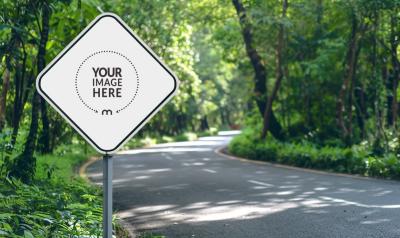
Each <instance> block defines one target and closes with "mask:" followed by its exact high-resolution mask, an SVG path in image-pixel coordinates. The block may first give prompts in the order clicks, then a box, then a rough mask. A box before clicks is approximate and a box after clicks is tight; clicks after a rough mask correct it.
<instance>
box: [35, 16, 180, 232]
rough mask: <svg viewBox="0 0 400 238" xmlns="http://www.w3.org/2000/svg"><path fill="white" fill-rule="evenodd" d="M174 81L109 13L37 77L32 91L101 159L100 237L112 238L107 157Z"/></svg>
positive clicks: (171, 90) (165, 97) (173, 88)
mask: <svg viewBox="0 0 400 238" xmlns="http://www.w3.org/2000/svg"><path fill="white" fill-rule="evenodd" d="M178 86H179V81H178V79H177V77H176V76H175V75H174V74H173V73H172V71H171V70H170V69H169V68H168V66H166V65H165V63H163V62H162V61H161V60H160V59H159V58H158V57H157V55H156V54H155V53H154V52H153V51H152V50H151V49H150V47H148V46H147V45H146V44H145V43H144V42H143V41H142V40H141V39H140V38H139V37H138V36H137V35H136V34H135V33H134V32H133V31H132V30H131V29H130V28H129V26H128V25H127V24H126V23H125V22H124V21H122V20H121V18H119V17H118V16H117V15H115V14H113V13H103V14H101V15H99V16H98V17H96V19H94V20H93V21H92V22H91V23H90V24H89V25H88V26H87V27H86V28H85V29H84V30H83V31H82V32H81V33H79V35H78V36H76V38H75V39H74V40H73V41H72V42H71V43H70V44H68V45H67V46H66V47H65V49H64V50H63V51H61V52H60V53H59V54H58V55H57V57H56V58H54V59H53V60H52V61H51V62H50V63H49V64H48V65H47V66H46V68H45V69H44V70H43V71H42V72H41V73H40V74H39V76H38V78H37V80H36V89H37V90H38V92H39V94H40V95H41V96H42V97H43V98H44V99H45V100H46V101H47V102H48V103H49V104H50V105H51V106H52V107H53V108H54V109H55V110H56V111H57V112H58V113H60V114H61V116H63V117H64V119H65V120H66V121H67V122H68V123H69V124H70V125H71V126H72V127H73V128H74V129H75V130H76V131H77V132H79V133H80V134H81V136H82V137H83V138H85V139H86V141H87V142H88V143H90V144H91V145H92V146H93V147H94V148H95V149H96V150H97V151H99V152H100V153H102V154H104V156H103V190H104V193H103V194H104V204H103V216H104V217H103V220H104V222H103V237H106V238H111V237H112V163H113V161H112V158H111V157H112V156H111V154H112V153H114V152H116V151H117V150H118V149H119V148H121V147H122V146H123V144H124V143H125V142H127V141H128V140H129V139H130V138H131V137H132V136H134V135H135V134H136V133H137V132H138V131H139V130H140V129H141V128H142V127H143V126H144V125H145V124H146V123H147V122H148V121H149V120H150V119H151V118H152V117H153V116H154V115H155V114H156V113H157V112H158V111H159V110H160V109H161V108H162V107H163V106H164V105H165V104H166V103H167V102H168V101H169V100H171V98H172V97H173V96H174V95H175V94H176V92H177V90H178Z"/></svg>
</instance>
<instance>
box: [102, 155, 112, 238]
mask: <svg viewBox="0 0 400 238" xmlns="http://www.w3.org/2000/svg"><path fill="white" fill-rule="evenodd" d="M111 157H112V156H111V155H109V154H105V155H104V156H103V238H112V201H113V199H112V177H113V174H112V172H113V169H112V168H113V163H112V158H111Z"/></svg>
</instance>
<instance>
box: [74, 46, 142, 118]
mask: <svg viewBox="0 0 400 238" xmlns="http://www.w3.org/2000/svg"><path fill="white" fill-rule="evenodd" d="M102 53H112V54H117V55H119V56H122V57H123V58H125V59H126V60H127V61H128V62H129V63H130V64H131V66H132V67H133V69H134V70H135V74H136V91H135V94H134V95H133V97H132V99H131V100H130V101H129V102H128V104H126V105H125V106H124V107H122V108H120V109H117V110H115V112H116V113H119V112H121V111H122V110H124V109H126V108H127V107H129V105H131V104H132V102H133V101H134V100H135V98H136V95H137V93H138V91H139V74H138V72H137V69H136V67H135V65H134V64H133V63H132V61H131V60H130V59H129V58H128V57H126V56H125V55H123V54H121V53H119V52H117V51H113V50H101V51H96V52H94V53H92V54H90V55H89V56H88V57H86V58H85V59H84V60H83V61H82V63H81V64H80V65H79V67H78V70H77V71H76V74H75V91H76V93H77V94H78V97H79V100H80V101H81V102H82V103H83V105H85V106H86V107H87V108H89V109H90V110H92V111H94V112H95V113H98V112H99V111H98V110H96V109H94V108H92V107H90V106H89V105H88V104H87V103H86V102H85V101H84V100H83V99H82V96H81V94H80V93H79V90H78V75H79V71H80V70H81V68H82V66H83V65H84V64H85V63H86V61H88V60H89V59H90V58H91V57H93V56H95V55H98V54H102Z"/></svg>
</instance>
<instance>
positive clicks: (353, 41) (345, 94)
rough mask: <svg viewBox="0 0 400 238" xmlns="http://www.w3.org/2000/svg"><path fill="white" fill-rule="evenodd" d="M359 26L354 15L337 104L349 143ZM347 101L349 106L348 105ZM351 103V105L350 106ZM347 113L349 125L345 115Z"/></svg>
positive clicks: (343, 129)
mask: <svg viewBox="0 0 400 238" xmlns="http://www.w3.org/2000/svg"><path fill="white" fill-rule="evenodd" d="M358 35H359V24H358V20H357V16H356V15H355V13H352V28H351V33H350V39H349V44H348V50H347V56H346V63H345V72H344V79H343V83H342V87H341V89H340V91H339V96H338V99H337V103H336V118H337V123H338V126H339V128H340V129H341V131H342V135H343V138H344V140H345V142H347V143H349V142H350V141H351V137H352V125H351V123H352V121H351V120H352V103H353V100H352V94H353V92H352V89H353V88H354V86H353V85H354V84H355V77H356V64H357V61H358V52H359V47H358V43H359V42H358V41H359V39H358V38H359V36H358ZM346 101H347V105H346ZM349 103H351V104H349ZM346 112H347V123H346V118H345V115H344V114H345V113H346Z"/></svg>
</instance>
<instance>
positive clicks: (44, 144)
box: [39, 98, 51, 154]
mask: <svg viewBox="0 0 400 238" xmlns="http://www.w3.org/2000/svg"><path fill="white" fill-rule="evenodd" d="M40 115H41V118H42V132H41V134H40V137H39V144H40V152H42V153H43V154H48V153H51V147H50V128H49V126H50V121H49V117H48V115H47V106H46V101H45V100H44V99H43V98H40Z"/></svg>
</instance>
